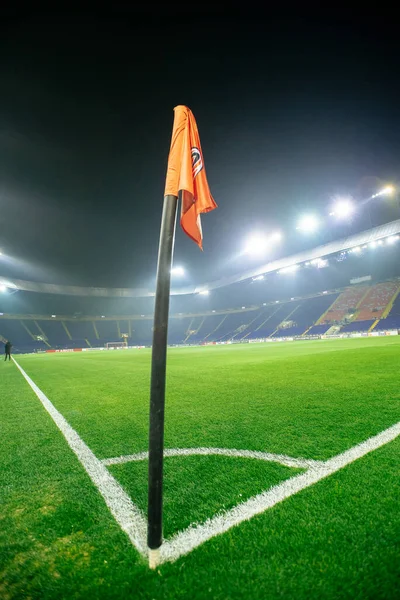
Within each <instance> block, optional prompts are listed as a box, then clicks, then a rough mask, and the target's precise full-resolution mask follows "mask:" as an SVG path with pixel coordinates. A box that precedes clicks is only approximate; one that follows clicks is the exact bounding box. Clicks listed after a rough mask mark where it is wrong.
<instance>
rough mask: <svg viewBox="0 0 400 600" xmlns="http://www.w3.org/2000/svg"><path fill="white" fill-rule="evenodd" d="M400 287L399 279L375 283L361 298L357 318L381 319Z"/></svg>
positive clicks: (366, 319)
mask: <svg viewBox="0 0 400 600" xmlns="http://www.w3.org/2000/svg"><path fill="white" fill-rule="evenodd" d="M398 289H399V283H398V282H397V281H386V282H384V283H378V284H377V285H374V286H373V287H372V288H370V289H369V291H368V292H367V294H366V295H365V296H364V298H363V299H362V300H361V302H360V304H359V306H358V311H357V315H356V318H355V320H356V321H368V320H370V321H371V320H372V321H375V320H376V319H380V318H381V316H382V314H383V312H384V311H385V308H386V307H387V305H388V304H389V302H390V300H391V299H392V298H393V296H394V295H395V294H396V292H397V291H398Z"/></svg>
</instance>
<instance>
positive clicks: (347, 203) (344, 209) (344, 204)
mask: <svg viewBox="0 0 400 600" xmlns="http://www.w3.org/2000/svg"><path fill="white" fill-rule="evenodd" d="M353 213H354V204H353V203H352V201H351V200H350V199H349V198H339V199H338V200H337V201H336V203H335V205H334V207H333V210H332V212H331V213H329V216H331V217H336V218H338V219H347V218H348V217H351V215H352V214H353Z"/></svg>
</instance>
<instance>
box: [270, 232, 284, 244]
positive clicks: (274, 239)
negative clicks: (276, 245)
mask: <svg viewBox="0 0 400 600" xmlns="http://www.w3.org/2000/svg"><path fill="white" fill-rule="evenodd" d="M270 240H271V242H280V241H281V240H282V233H281V232H280V231H275V232H274V233H273V234H272V235H271V237H270Z"/></svg>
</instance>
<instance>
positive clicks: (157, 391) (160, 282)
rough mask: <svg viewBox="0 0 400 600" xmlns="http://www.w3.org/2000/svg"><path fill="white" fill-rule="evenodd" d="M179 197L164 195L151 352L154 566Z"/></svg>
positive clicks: (154, 562)
mask: <svg viewBox="0 0 400 600" xmlns="http://www.w3.org/2000/svg"><path fill="white" fill-rule="evenodd" d="M177 207H178V198H177V196H172V195H167V196H164V206H163V213H162V219H161V232H160V243H159V248H158V266H157V282H156V301H155V309H154V328H153V348H152V355H151V386H150V434H149V496H148V529H147V544H148V547H149V565H150V568H152V569H155V568H156V566H157V563H158V557H159V548H160V546H161V543H162V501H163V493H162V492H163V452H164V406H165V379H166V366H167V335H168V312H169V295H170V284H171V266H172V257H173V252H174V240H175V224H176V214H177Z"/></svg>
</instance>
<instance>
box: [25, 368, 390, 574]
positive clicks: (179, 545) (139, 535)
mask: <svg viewBox="0 0 400 600" xmlns="http://www.w3.org/2000/svg"><path fill="white" fill-rule="evenodd" d="M13 361H14V363H15V365H16V366H17V368H18V369H19V370H20V372H21V373H22V375H23V377H24V378H25V380H26V381H27V382H28V384H29V385H30V387H31V388H32V390H33V391H34V392H35V394H36V396H37V397H38V398H39V400H40V402H41V403H42V404H43V406H44V408H45V409H46V410H47V412H48V413H49V414H50V416H51V417H52V419H53V420H54V422H55V423H56V425H57V427H58V428H59V429H60V431H61V433H62V434H63V435H64V437H65V439H66V441H67V443H68V445H69V446H70V448H71V449H72V450H73V452H74V453H75V454H76V456H77V458H78V460H79V461H80V462H81V464H82V465H83V467H84V468H85V470H86V472H87V473H88V475H89V477H90V478H91V480H92V481H93V483H94V484H95V485H96V487H97V488H98V490H99V491H100V493H101V495H102V496H103V498H104V500H105V502H106V504H107V506H108V508H109V510H110V512H111V513H112V515H113V516H114V518H115V520H116V521H117V522H118V524H119V525H120V527H121V529H122V530H123V531H124V532H125V533H126V534H127V535H128V537H129V539H130V540H131V542H132V544H133V545H134V546H135V548H136V549H137V550H138V551H139V553H140V554H142V555H146V554H147V553H148V549H147V544H146V519H145V517H144V516H143V513H142V512H141V511H140V509H139V508H138V507H137V506H135V505H134V504H133V502H132V501H131V499H130V498H129V496H128V495H127V494H126V492H125V491H124V490H123V489H122V487H121V486H120V485H119V483H118V482H117V481H116V480H115V479H114V478H113V477H112V475H111V474H110V473H109V471H108V470H107V468H106V463H107V461H112V460H115V459H103V461H100V460H99V459H98V458H97V457H96V456H95V455H94V454H93V452H92V451H91V450H90V448H89V447H88V446H87V445H86V444H85V443H84V441H83V440H82V439H81V438H80V437H79V435H78V434H77V433H76V431H75V430H74V429H73V428H72V427H71V426H70V425H69V424H68V422H67V421H66V419H65V418H64V417H63V416H62V415H61V413H59V412H58V410H57V409H56V408H55V407H54V406H53V404H52V403H51V402H50V400H49V399H48V398H47V397H46V396H45V394H44V393H43V392H42V391H41V390H40V389H39V388H38V386H37V385H36V384H35V383H34V382H33V381H32V379H31V378H30V377H29V376H28V375H27V374H26V373H25V371H24V370H23V369H22V367H20V366H19V364H18V363H17V361H16V360H15V359H14V358H13ZM399 435H400V422H398V423H396V424H395V425H392V426H391V427H389V428H388V429H385V430H384V431H382V432H381V433H378V434H377V435H375V436H373V437H371V438H369V439H367V440H366V441H364V442H362V443H360V444H357V445H356V446H354V447H353V448H350V449H349V450H346V451H345V452H343V453H341V454H338V455H337V456H334V457H332V458H330V459H328V460H327V461H325V462H322V461H308V462H311V463H313V464H309V465H308V466H309V469H308V471H306V472H305V473H301V474H299V475H295V476H294V477H292V478H290V479H287V480H285V481H283V482H282V483H280V484H278V485H276V486H274V487H272V488H270V489H269V490H267V491H265V492H262V493H261V494H258V495H256V496H253V497H252V498H249V500H247V501H245V502H243V503H241V504H239V505H237V506H235V507H234V508H232V509H231V510H229V511H225V512H222V513H219V514H217V515H216V516H215V517H212V518H211V519H208V520H207V521H206V522H204V523H202V524H200V525H197V526H196V525H191V526H189V527H188V528H187V529H185V530H184V531H180V532H178V533H177V534H175V535H174V536H173V537H171V538H170V539H168V540H165V541H164V542H163V544H162V546H161V548H160V560H159V564H162V563H165V562H174V561H175V560H177V559H178V558H180V557H181V556H183V555H185V554H188V553H189V552H191V551H192V550H194V549H195V548H197V547H198V546H200V545H201V544H203V543H204V542H206V541H207V540H209V539H211V538H213V537H215V536H217V535H220V534H222V533H224V532H225V531H228V530H229V529H231V528H232V527H234V526H236V525H239V524H240V523H242V522H243V521H247V520H249V519H251V518H252V517H254V516H255V515H258V514H261V513H263V512H265V511H266V510H268V509H269V508H272V507H273V506H275V505H276V504H278V503H279V502H282V501H283V500H285V499H286V498H289V497H290V496H293V495H294V494H297V493H298V492H300V491H301V490H303V489H306V488H307V487H310V486H311V485H313V484H314V483H317V482H318V481H320V480H321V479H324V478H326V477H329V476H330V475H332V474H333V473H335V472H337V471H339V470H340V469H342V468H343V467H345V466H346V465H349V464H351V463H352V462H354V461H355V460H358V459H359V458H362V457H363V456H365V455H366V454H368V453H370V452H373V451H374V450H377V449H378V448H380V447H381V446H384V445H385V444H388V443H389V442H391V441H393V440H394V439H396V438H397V437H398V436H399ZM193 450H199V449H192V448H184V449H182V451H179V450H174V449H172V450H166V455H169V456H182V455H184V456H188V455H190V452H191V451H193ZM200 450H208V449H200ZM214 450H215V449H214ZM217 450H221V451H225V450H224V449H221V448H220V449H217ZM236 452H240V453H242V452H251V451H236ZM167 453H168V454H167ZM221 453H222V452H221ZM260 454H261V455H267V456H268V453H262V452H261V453H260ZM130 456H133V457H136V458H134V459H131V460H144V459H145V458H147V453H146V452H142V453H139V454H137V455H130ZM269 456H275V457H277V456H280V455H269ZM118 458H124V457H118ZM253 458H256V457H255V456H253ZM284 458H288V459H291V457H284ZM262 460H263V459H262ZM264 460H267V459H265V458H264ZM293 460H296V461H297V460H306V459H293ZM119 462H121V461H119ZM122 462H124V461H122ZM125 462H127V461H125ZM109 464H118V462H112V463H109ZM288 466H300V465H299V464H296V465H294V464H291V465H288Z"/></svg>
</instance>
